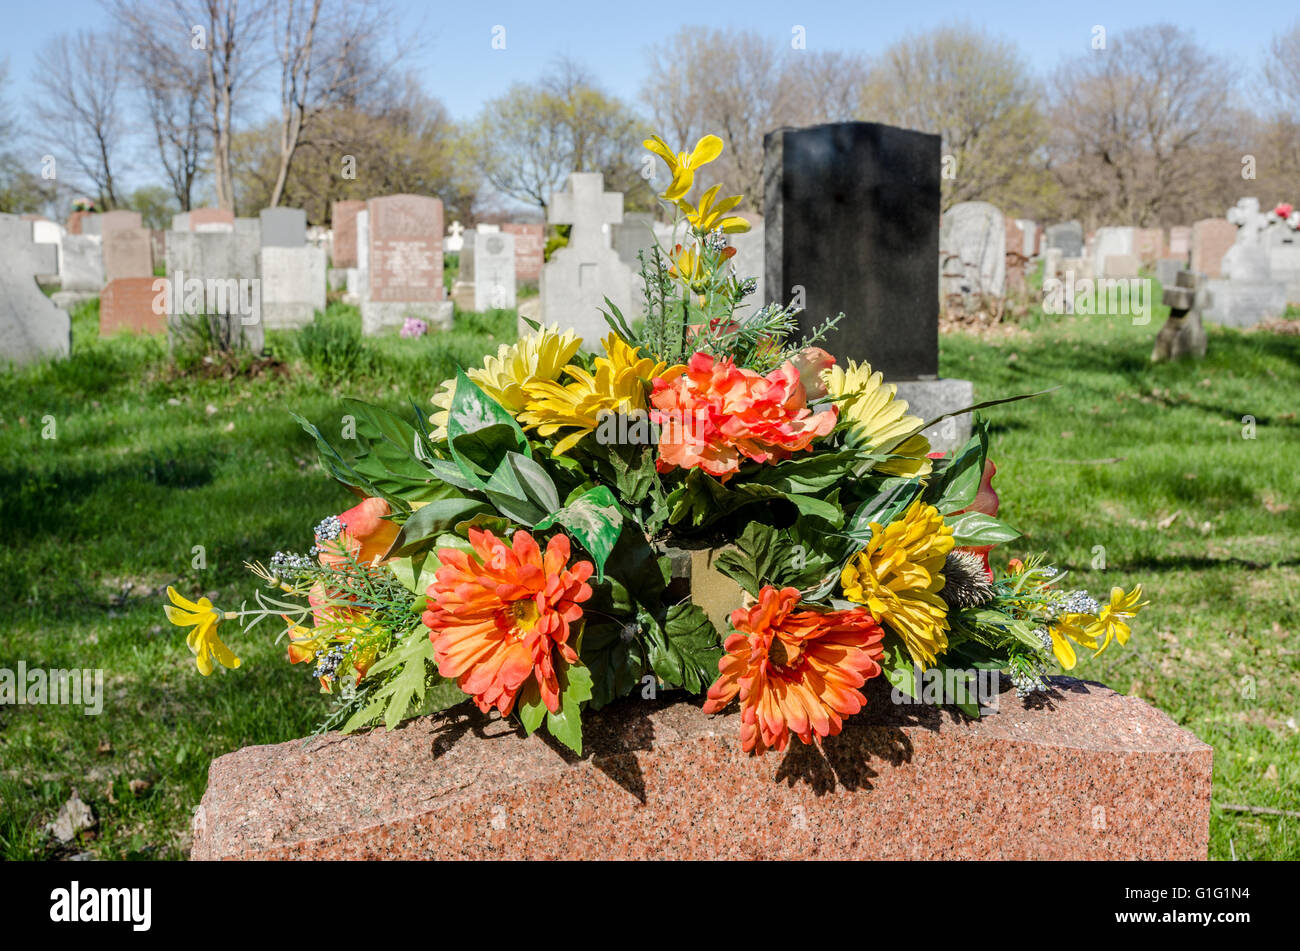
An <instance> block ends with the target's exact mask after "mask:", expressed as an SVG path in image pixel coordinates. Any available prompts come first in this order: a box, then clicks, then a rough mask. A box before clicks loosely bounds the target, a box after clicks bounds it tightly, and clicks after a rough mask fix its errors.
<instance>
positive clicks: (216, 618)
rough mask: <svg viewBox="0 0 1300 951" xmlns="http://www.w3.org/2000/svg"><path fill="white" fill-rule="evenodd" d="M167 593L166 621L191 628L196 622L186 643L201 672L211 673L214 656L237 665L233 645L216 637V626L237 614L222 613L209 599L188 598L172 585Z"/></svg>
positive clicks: (224, 662) (164, 607)
mask: <svg viewBox="0 0 1300 951" xmlns="http://www.w3.org/2000/svg"><path fill="white" fill-rule="evenodd" d="M167 596H168V597H169V598H171V600H172V603H171V604H165V605H163V610H164V611H166V612H167V620H169V621H171V622H172V623H173V624H175V625H176V626H177V627H190V626H191V625H193V627H194V630H192V631H190V633H189V637H187V638H186V643H187V644H189V647H190V651H191V652H192V653H193V654H194V663H195V664H196V665H197V666H198V668H199V673H201V674H202V675H203V676H204V677H206V676H208V675H209V674H210V673H212V671H213V670H214V669H215V666H214V665H213V663H212V660H213V658H214V657H215V658H216V659H217V660H218V661H220V662H221V664H222V666H224V667H230V668H235V667H238V666H239V664H240V660H239V658H238V657H236V656H235V655H234V654H233V653H231V651H230V648H229V647H227V646H226V645H225V644H223V643H222V642H221V638H219V637H218V636H217V625H218V624H220V623H221V622H222V621H223V620H226V619H228V618H232V617H237V616H238V615H236V614H234V613H226V614H222V613H221V612H220V611H218V610H217V609H216V608H214V607H213V606H212V602H211V601H209V600H208V599H207V598H199V600H198V602H197V603H195V602H194V601H188V600H186V599H185V598H182V597H181V596H180V593H179V592H177V590H176V589H175V588H173V587H171V586H170V585H169V586H168V588H167Z"/></svg>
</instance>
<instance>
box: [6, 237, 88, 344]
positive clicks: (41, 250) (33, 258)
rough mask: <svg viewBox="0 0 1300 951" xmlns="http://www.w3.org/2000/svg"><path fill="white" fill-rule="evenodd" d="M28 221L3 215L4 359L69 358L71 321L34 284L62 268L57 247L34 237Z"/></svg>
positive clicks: (65, 313) (64, 312) (65, 312)
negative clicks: (44, 275)
mask: <svg viewBox="0 0 1300 951" xmlns="http://www.w3.org/2000/svg"><path fill="white" fill-rule="evenodd" d="M32 238H33V231H32V223H31V222H30V221H23V220H22V219H21V218H17V217H14V216H12V215H0V261H3V262H4V263H3V265H2V266H0V364H6V363H14V364H17V365H18V366H22V365H24V364H28V363H34V362H36V361H38V360H50V359H58V358H60V357H66V356H67V355H68V352H69V351H70V349H71V347H72V320H71V319H70V318H69V317H68V313H67V311H65V310H61V309H60V308H58V307H57V306H55V304H54V301H52V300H51V299H50V298H48V297H46V296H45V294H44V293H43V292H42V291H41V289H40V288H39V287H38V286H37V284H36V275H37V274H49V273H51V272H53V271H57V270H58V266H59V265H58V258H59V252H58V248H57V247H56V246H55V245H52V244H37V243H36V242H35V241H33V240H32Z"/></svg>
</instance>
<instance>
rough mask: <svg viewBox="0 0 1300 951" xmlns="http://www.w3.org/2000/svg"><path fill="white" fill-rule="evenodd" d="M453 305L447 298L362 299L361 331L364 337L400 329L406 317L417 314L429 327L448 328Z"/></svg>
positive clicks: (434, 328)
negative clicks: (433, 299)
mask: <svg viewBox="0 0 1300 951" xmlns="http://www.w3.org/2000/svg"><path fill="white" fill-rule="evenodd" d="M453 312H454V308H453V305H452V302H451V301H449V300H439V301H373V300H363V301H362V302H361V333H362V334H364V335H365V336H367V337H373V336H375V335H376V334H380V333H383V332H384V331H386V330H401V329H402V325H403V324H404V323H406V318H407V317H419V318H420V319H421V320H423V321H424V322H425V323H427V324H428V325H429V329H430V330H450V329H451V325H452V321H453Z"/></svg>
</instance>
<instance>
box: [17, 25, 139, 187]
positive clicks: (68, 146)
mask: <svg viewBox="0 0 1300 951" xmlns="http://www.w3.org/2000/svg"><path fill="white" fill-rule="evenodd" d="M124 72H125V71H124V69H123V68H122V61H121V59H120V50H119V48H118V46H117V44H115V43H113V42H111V40H108V39H106V38H101V37H97V36H96V35H95V34H94V33H92V32H91V31H90V30H80V31H78V32H76V33H72V34H69V33H64V34H61V35H59V36H57V37H55V38H54V39H53V40H51V41H50V42H49V43H48V44H46V46H45V47H44V49H43V50H42V52H41V54H40V58H39V60H38V66H37V70H36V76H35V82H36V86H37V88H38V89H39V90H40V95H39V96H38V97H37V98H36V102H35V104H34V106H33V110H34V112H35V114H36V118H37V121H38V122H39V123H40V126H41V132H42V133H43V135H44V138H45V140H46V141H47V143H48V145H49V148H50V152H51V154H53V155H54V156H55V158H56V159H57V158H59V157H60V156H61V155H64V154H66V155H67V158H68V161H70V162H71V164H72V167H73V168H74V169H76V170H77V171H78V172H80V174H81V175H82V176H83V177H84V178H85V179H86V181H87V183H88V184H89V185H91V186H92V187H93V188H94V190H95V191H96V192H97V194H98V198H99V202H98V204H99V207H101V208H104V209H111V208H115V207H117V204H118V195H117V170H118V164H119V161H120V158H121V156H120V149H121V145H122V141H123V138H124V134H125V128H124V122H123V116H122V112H121V102H120V98H121V97H120V96H119V92H120V90H121V86H122V80H123V76H124Z"/></svg>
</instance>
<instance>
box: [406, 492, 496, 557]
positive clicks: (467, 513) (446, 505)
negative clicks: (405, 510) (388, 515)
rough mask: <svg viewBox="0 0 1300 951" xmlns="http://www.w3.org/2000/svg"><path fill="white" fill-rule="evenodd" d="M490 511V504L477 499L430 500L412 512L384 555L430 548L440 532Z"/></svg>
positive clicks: (412, 553) (410, 552) (415, 552)
mask: <svg viewBox="0 0 1300 951" xmlns="http://www.w3.org/2000/svg"><path fill="white" fill-rule="evenodd" d="M491 511H492V507H491V506H489V505H488V504H487V503H486V502H481V501H479V500H478V499H466V498H456V499H439V500H438V501H436V502H430V503H429V504H428V505H424V506H421V507H420V508H418V509H416V510H415V511H414V512H412V513H411V515H410V517H409V518H407V520H406V521H405V522H404V523H403V524H402V528H401V531H399V532H398V533H397V537H396V538H395V539H393V544H392V546H391V547H390V548H389V549H388V552H387V553H386V554H385V556H384V557H386V558H387V557H392V556H394V555H396V556H398V557H405V556H407V555H414V554H417V553H419V552H422V551H428V549H429V548H430V547H431V543H432V542H433V540H434V539H435V538H437V537H438V536H439V535H441V534H443V533H445V532H447V531H450V530H451V529H453V528H454V527H455V526H456V525H457V524H458V523H460V522H462V521H464V520H466V519H469V518H473V517H474V516H475V515H478V514H482V513H489V512H491Z"/></svg>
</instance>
